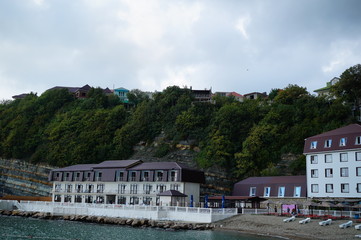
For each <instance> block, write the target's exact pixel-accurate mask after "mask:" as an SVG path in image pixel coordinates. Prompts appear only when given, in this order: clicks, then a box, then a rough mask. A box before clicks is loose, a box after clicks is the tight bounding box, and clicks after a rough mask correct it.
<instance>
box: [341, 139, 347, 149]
mask: <svg viewBox="0 0 361 240" xmlns="http://www.w3.org/2000/svg"><path fill="white" fill-rule="evenodd" d="M344 146H346V138H341V139H340V147H344Z"/></svg>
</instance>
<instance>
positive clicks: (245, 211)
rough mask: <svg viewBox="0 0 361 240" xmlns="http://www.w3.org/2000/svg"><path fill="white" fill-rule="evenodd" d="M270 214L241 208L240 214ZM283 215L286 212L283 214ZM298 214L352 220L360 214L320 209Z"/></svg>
mask: <svg viewBox="0 0 361 240" xmlns="http://www.w3.org/2000/svg"><path fill="white" fill-rule="evenodd" d="M270 213H272V214H273V213H275V212H274V211H273V210H270V209H265V208H259V209H254V208H243V209H242V214H270ZM277 213H279V214H281V212H277ZM283 213H284V214H285V213H286V212H283ZM300 214H303V215H310V214H312V215H318V216H324V215H331V216H334V217H341V216H344V217H350V218H353V217H355V215H356V216H360V215H361V212H359V211H340V210H327V209H326V210H321V209H310V210H309V209H300Z"/></svg>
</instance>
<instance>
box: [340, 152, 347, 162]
mask: <svg viewBox="0 0 361 240" xmlns="http://www.w3.org/2000/svg"><path fill="white" fill-rule="evenodd" d="M347 161H348V159H347V153H340V162H347Z"/></svg>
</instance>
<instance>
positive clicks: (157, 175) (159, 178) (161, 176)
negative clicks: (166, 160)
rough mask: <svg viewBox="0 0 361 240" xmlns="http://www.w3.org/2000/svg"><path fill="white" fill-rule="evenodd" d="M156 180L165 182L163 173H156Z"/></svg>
mask: <svg viewBox="0 0 361 240" xmlns="http://www.w3.org/2000/svg"><path fill="white" fill-rule="evenodd" d="M156 180H157V181H160V182H161V181H163V171H157V172H156Z"/></svg>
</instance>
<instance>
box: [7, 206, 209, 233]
mask: <svg viewBox="0 0 361 240" xmlns="http://www.w3.org/2000/svg"><path fill="white" fill-rule="evenodd" d="M0 215H7V216H20V217H31V218H39V219H49V220H67V221H81V222H89V223H99V224H114V225H123V226H130V227H151V228H163V229H170V230H212V229H214V228H215V225H214V224H201V223H185V222H174V221H155V220H149V219H133V218H110V217H98V216H81V215H64V216H53V215H52V214H50V213H44V212H25V211H19V210H12V211H11V210H0Z"/></svg>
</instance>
